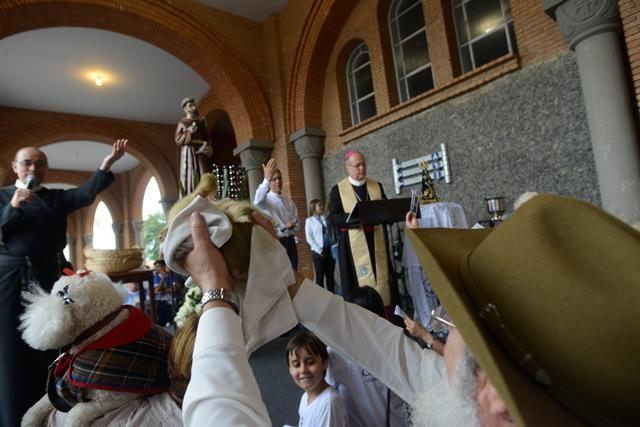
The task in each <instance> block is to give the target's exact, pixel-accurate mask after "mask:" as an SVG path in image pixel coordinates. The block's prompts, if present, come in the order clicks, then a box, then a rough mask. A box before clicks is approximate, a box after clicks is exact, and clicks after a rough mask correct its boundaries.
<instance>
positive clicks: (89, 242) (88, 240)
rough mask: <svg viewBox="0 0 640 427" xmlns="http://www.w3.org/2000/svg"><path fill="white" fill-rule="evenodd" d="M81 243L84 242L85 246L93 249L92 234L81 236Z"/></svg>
mask: <svg viewBox="0 0 640 427" xmlns="http://www.w3.org/2000/svg"><path fill="white" fill-rule="evenodd" d="M82 241H83V242H84V245H85V246H90V247H93V234H92V233H87V234H83V235H82Z"/></svg>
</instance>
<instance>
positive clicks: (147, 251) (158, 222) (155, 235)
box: [144, 212, 166, 261]
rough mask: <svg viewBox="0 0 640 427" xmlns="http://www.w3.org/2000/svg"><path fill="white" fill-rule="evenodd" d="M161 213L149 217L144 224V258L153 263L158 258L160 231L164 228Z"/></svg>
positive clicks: (164, 222)
mask: <svg viewBox="0 0 640 427" xmlns="http://www.w3.org/2000/svg"><path fill="white" fill-rule="evenodd" d="M165 225H166V220H165V217H164V213H163V212H156V213H154V214H151V215H149V217H148V218H147V219H146V220H145V222H144V257H145V259H146V260H151V261H154V260H156V259H158V258H160V231H162V229H163V228H164V227H165Z"/></svg>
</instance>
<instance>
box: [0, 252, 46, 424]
mask: <svg viewBox="0 0 640 427" xmlns="http://www.w3.org/2000/svg"><path fill="white" fill-rule="evenodd" d="M24 263H25V261H24V257H11V256H0V307H1V308H0V415H1V417H0V427H14V426H18V425H20V419H21V418H22V415H23V414H24V413H25V412H26V411H27V409H29V408H30V407H31V406H32V405H33V404H35V403H36V402H37V401H38V400H39V399H40V398H41V397H42V396H43V395H44V394H45V392H46V382H47V367H48V366H49V364H50V363H51V362H52V361H53V360H54V359H55V358H56V356H57V354H58V352H57V351H38V350H34V349H32V348H31V347H29V346H28V345H27V344H26V343H25V342H24V341H23V340H22V337H21V336H20V332H19V331H18V323H19V320H18V317H19V316H20V314H21V313H22V311H23V308H22V303H21V298H20V291H21V290H22V287H23V283H22V282H23V281H25V280H26V281H29V280H37V281H38V283H39V284H40V285H41V286H42V287H43V288H44V289H45V290H47V291H49V290H50V289H51V286H52V285H53V282H54V281H55V279H56V263H55V257H53V261H52V262H51V263H50V264H51V265H45V266H43V268H34V270H32V274H33V275H30V274H27V273H26V269H25V267H24Z"/></svg>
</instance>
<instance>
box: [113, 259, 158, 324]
mask: <svg viewBox="0 0 640 427" xmlns="http://www.w3.org/2000/svg"><path fill="white" fill-rule="evenodd" d="M109 277H110V278H111V280H113V281H114V282H123V283H129V282H135V283H137V284H138V288H139V290H140V309H141V310H142V311H144V312H145V313H147V315H148V316H149V317H150V318H151V321H152V322H153V323H155V322H156V294H155V292H154V289H153V270H147V269H137V270H131V271H125V272H124V273H113V274H109ZM144 282H147V283H148V284H149V312H147V307H146V305H145V303H144V300H145V295H144V294H145V290H144V286H143V284H144Z"/></svg>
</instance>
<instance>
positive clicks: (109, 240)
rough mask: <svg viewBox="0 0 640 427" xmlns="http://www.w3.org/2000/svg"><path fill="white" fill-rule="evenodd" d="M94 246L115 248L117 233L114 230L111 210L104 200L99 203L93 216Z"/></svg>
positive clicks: (97, 247)
mask: <svg viewBox="0 0 640 427" xmlns="http://www.w3.org/2000/svg"><path fill="white" fill-rule="evenodd" d="M93 247H94V248H96V249H115V248H116V235H115V233H114V232H113V219H112V217H111V212H109V208H108V207H107V205H105V204H104V202H100V203H98V207H97V208H96V214H95V216H94V217H93Z"/></svg>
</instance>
